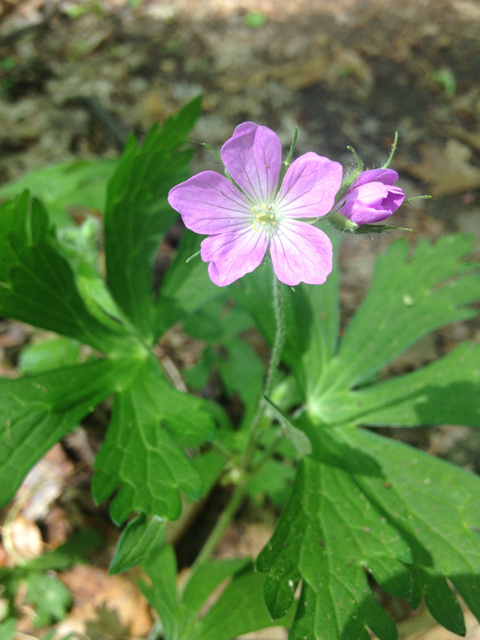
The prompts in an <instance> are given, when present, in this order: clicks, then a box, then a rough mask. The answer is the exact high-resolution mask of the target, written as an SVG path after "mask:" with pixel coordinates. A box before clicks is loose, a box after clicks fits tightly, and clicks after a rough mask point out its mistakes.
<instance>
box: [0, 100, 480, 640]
mask: <svg viewBox="0 0 480 640" xmlns="http://www.w3.org/2000/svg"><path fill="white" fill-rule="evenodd" d="M199 113H200V101H199V100H198V99H197V100H194V101H193V102H191V103H189V104H188V105H187V106H186V107H184V108H183V109H182V110H181V111H180V112H179V113H178V114H177V115H176V116H174V117H172V118H170V119H169V120H168V121H167V122H166V123H165V125H164V126H163V127H162V128H161V129H158V128H156V127H154V128H153V129H152V131H150V133H149V135H148V137H147V138H146V140H145V141H144V143H143V144H142V145H141V146H140V147H138V146H137V142H136V141H135V139H133V138H132V139H131V140H130V141H129V143H128V144H127V147H126V149H125V152H124V155H123V157H122V158H121V160H120V162H119V164H118V166H117V167H116V169H115V171H114V173H113V175H112V177H111V178H110V180H109V183H108V190H107V196H106V206H105V213H104V217H103V230H104V238H105V254H106V281H104V280H103V278H102V276H101V275H100V270H99V268H98V263H97V262H96V260H92V256H91V254H88V255H87V252H86V251H85V246H84V244H82V242H80V241H78V238H79V236H78V235H77V236H75V234H73V236H72V235H71V234H70V235H69V234H68V233H65V232H63V233H62V234H60V236H61V237H62V238H63V239H62V241H60V240H59V237H58V235H57V233H56V231H55V228H54V226H52V224H51V222H50V221H49V211H48V204H47V206H45V204H44V203H42V201H41V199H39V198H38V197H35V190H34V197H32V196H31V195H30V194H29V193H28V192H24V193H22V194H19V195H18V196H17V197H15V198H13V199H11V200H8V201H7V202H5V203H4V204H3V205H2V206H1V208H0V285H1V286H0V313H1V314H2V315H3V316H4V317H10V318H14V319H18V320H21V321H23V322H27V323H30V324H33V325H35V326H37V327H41V328H43V329H47V330H50V331H55V332H57V333H59V334H61V335H62V336H66V337H67V338H69V339H73V340H76V341H78V342H79V343H83V344H86V345H90V347H91V349H92V350H93V351H92V353H93V355H92V357H90V358H89V359H88V360H87V361H85V362H81V363H80V364H78V363H76V364H73V363H72V364H70V365H69V366H62V367H60V368H56V369H55V368H53V369H52V368H51V366H52V365H50V367H49V366H47V367H45V368H46V369H49V370H45V371H41V372H37V373H31V374H30V375H25V376H23V377H21V378H19V379H15V380H6V379H4V380H2V381H1V382H0V440H1V447H0V494H1V498H2V503H3V504H6V503H7V502H8V501H9V500H10V499H11V498H12V497H13V496H14V494H15V491H16V489H17V488H18V486H19V485H20V483H21V481H22V479H23V477H24V476H25V474H26V473H27V471H28V470H29V469H30V467H31V466H32V465H33V464H35V463H36V462H37V461H38V460H39V459H40V458H41V456H42V455H43V454H44V453H45V452H46V451H47V450H48V449H49V447H51V446H52V445H53V444H54V443H55V442H57V441H58V440H59V439H61V438H62V437H63V436H64V435H65V434H66V433H67V432H68V431H70V430H71V429H74V428H75V427H76V425H77V424H78V422H79V421H81V420H82V419H83V418H84V417H85V416H86V415H87V414H88V413H89V412H91V411H92V408H93V407H94V406H95V405H96V404H98V403H99V402H102V400H104V399H105V398H107V397H109V396H113V398H114V399H113V409H112V414H111V421H110V426H109V430H108V432H107V435H106V437H105V440H104V442H103V446H102V449H101V450H100V453H99V455H98V457H97V460H96V462H95V475H94V479H93V486H92V490H93V495H94V498H95V500H96V501H97V502H101V501H103V500H107V499H108V500H110V513H111V516H112V518H113V520H114V521H115V522H116V523H117V524H118V525H119V526H123V532H122V535H121V538H120V541H119V544H118V547H117V551H116V554H115V557H114V559H113V562H112V565H111V568H110V570H111V572H114V573H115V572H120V571H124V570H126V569H128V568H130V567H132V566H134V565H136V564H141V565H142V566H143V568H144V570H145V571H146V573H147V574H148V576H149V578H150V583H149V584H147V583H144V584H143V587H142V588H143V590H144V592H145V594H146V595H147V597H148V598H149V600H150V602H151V603H152V605H153V607H154V608H155V609H156V610H157V612H158V614H159V622H158V623H157V624H156V631H155V632H156V634H157V636H158V637H163V638H165V640H229V639H231V638H234V637H236V636H237V635H240V634H243V633H247V632H250V631H255V630H257V629H262V628H265V627H268V626H276V625H285V626H286V627H288V628H289V639H290V640H305V639H306V638H308V639H316V640H362V639H365V640H367V638H368V637H369V633H368V630H371V631H372V632H373V633H374V634H375V635H376V636H377V637H378V638H380V640H394V639H395V638H396V637H397V631H396V626H395V624H394V622H393V621H392V619H391V618H390V617H389V616H388V614H387V613H386V612H385V610H384V609H383V608H382V607H381V606H380V604H379V602H378V601H377V599H376V598H375V596H374V595H373V593H372V590H371V583H372V581H375V582H376V583H378V584H379V585H380V586H381V587H382V588H383V589H384V590H385V591H387V592H388V593H390V594H392V595H394V596H397V597H400V598H404V599H406V600H408V601H409V602H410V604H411V605H412V607H414V608H415V607H417V606H418V605H419V603H420V602H421V600H422V598H425V601H426V604H427V606H428V608H429V609H430V611H431V613H432V615H433V616H434V617H435V618H436V620H438V621H439V622H440V623H441V624H442V625H444V626H445V627H446V628H448V629H450V630H451V631H453V632H455V633H458V634H464V633H465V624H464V618H463V613H462V609H461V607H460V604H459V602H458V600H457V594H460V595H461V596H462V598H463V599H464V600H465V602H466V603H467V604H468V606H469V607H470V609H471V610H472V612H473V613H474V614H475V615H476V616H477V617H479V618H480V538H479V536H478V532H477V528H478V527H480V517H479V515H478V514H479V509H478V504H479V496H480V481H479V479H478V478H477V477H476V476H475V475H473V474H471V473H468V472H466V471H463V470H462V469H459V468H457V467H454V466H452V465H450V464H447V463H445V462H442V461H441V460H439V459H437V458H434V457H432V456H430V455H428V454H426V453H423V452H421V451H418V450H415V449H412V448H410V447H408V446H405V445H403V444H400V443H399V442H398V441H396V440H393V439H389V438H385V437H382V436H379V435H378V434H377V433H375V432H373V431H372V430H369V429H368V427H371V426H381V425H390V426H393V427H417V426H421V425H435V424H462V425H467V426H472V427H475V426H480V412H479V409H478V402H477V398H478V392H479V390H480V349H479V347H478V345H471V344H466V343H465V344H463V345H461V346H460V347H458V348H457V349H456V350H454V351H453V352H451V353H450V354H448V355H447V356H445V357H444V358H442V359H440V360H438V361H436V362H434V363H432V364H430V365H428V366H425V367H423V368H421V369H418V370H416V371H413V372H412V373H407V374H405V375H400V376H397V377H390V378H385V377H384V376H383V375H382V372H383V371H384V368H385V366H386V365H387V364H388V363H389V362H391V361H392V360H394V359H395V358H396V357H397V356H398V355H400V354H401V353H402V352H403V351H404V350H405V349H407V348H408V347H409V346H411V345H413V344H414V343H415V342H416V341H417V340H418V339H419V338H421V337H422V336H424V335H425V334H427V333H428V332H431V331H433V330H435V329H437V328H438V327H441V326H443V325H445V324H448V323H451V322H455V321H459V320H465V319H468V318H472V317H474V316H475V313H476V312H475V311H474V309H473V308H472V307H470V306H469V304H470V303H472V302H474V301H475V300H477V299H478V298H480V288H479V275H478V268H477V266H476V265H475V264H473V263H471V262H468V260H467V256H468V254H469V253H470V252H471V250H472V242H471V240H470V239H469V238H468V237H464V236H461V235H452V236H448V237H445V238H443V239H441V240H439V241H438V242H437V243H436V244H435V245H431V244H430V243H429V242H427V241H422V242H420V243H419V244H418V245H417V246H416V247H415V248H414V249H413V250H410V247H409V245H408V243H407V242H406V240H405V239H404V238H400V239H397V240H395V241H394V242H393V243H392V244H390V246H389V248H388V249H387V251H386V252H385V254H384V255H383V256H381V257H380V258H379V260H378V261H377V265H376V268H375V273H374V276H373V279H372V283H371V286H370V290H369V292H368V294H367V296H366V298H365V300H364V302H363V303H362V305H361V307H360V309H359V310H358V311H357V313H356V315H355V317H354V318H353V319H352V320H351V322H350V324H349V326H348V328H347V330H346V332H345V333H344V335H343V336H342V337H341V339H340V337H339V300H338V288H339V273H338V268H337V265H336V252H337V250H338V246H339V243H340V242H341V238H342V233H341V232H339V231H338V229H341V230H343V231H345V232H348V233H378V232H381V231H385V230H388V229H390V228H392V227H390V226H389V225H386V224H377V223H379V222H384V221H385V220H386V219H387V218H389V217H390V216H391V215H392V214H393V213H394V212H395V210H396V209H397V208H398V207H399V206H400V205H401V204H402V203H403V201H404V198H405V195H404V193H403V191H402V190H401V189H400V188H399V187H397V186H395V182H396V179H397V174H396V173H395V172H394V171H393V170H391V169H389V168H388V165H389V162H390V160H391V157H390V158H389V161H388V162H387V163H386V165H385V166H384V167H382V168H380V169H375V170H367V171H363V165H362V163H361V161H360V160H359V159H358V157H357V156H356V154H355V157H356V158H357V167H356V168H355V169H354V170H352V171H350V172H345V173H344V171H343V169H342V167H341V166H340V165H339V164H338V163H337V162H333V161H331V160H329V159H328V158H324V157H322V156H319V155H317V154H315V153H313V152H310V153H306V154H305V155H303V156H300V157H299V158H297V159H296V160H294V161H293V162H292V154H293V150H294V149H293V147H294V145H292V148H291V149H290V152H289V153H288V154H287V157H286V160H284V161H282V148H281V144H280V141H279V139H278V137H277V136H276V134H275V133H274V132H272V131H271V130H270V129H268V128H266V127H262V126H258V125H256V124H254V123H244V124H242V125H240V126H239V127H237V129H235V131H234V133H233V136H232V138H231V139H230V140H228V141H227V142H226V143H225V145H224V146H223V148H222V151H221V155H220V156H218V160H219V161H220V162H221V163H222V164H223V168H224V175H221V174H220V173H217V172H212V171H207V172H203V173H200V174H198V175H196V176H193V177H190V178H189V177H188V175H189V174H188V167H189V161H190V158H191V153H192V152H191V150H190V149H189V148H188V145H185V142H186V140H187V138H188V135H189V133H190V131H191V129H192V128H193V126H194V124H195V121H196V119H197V117H198V115H199ZM169 203H170V204H169ZM177 212H179V213H180V214H181V216H182V218H183V221H184V223H185V226H186V227H187V229H189V230H188V231H186V232H185V234H184V236H183V240H182V243H181V245H180V247H179V249H178V252H177V255H176V257H175V259H174V260H173V263H172V264H171V266H170V268H169V270H168V272H167V274H166V276H165V278H164V279H163V281H162V282H161V285H160V288H159V290H158V291H156V292H154V288H153V281H152V269H153V262H154V258H155V255H156V252H157V249H158V246H159V243H160V241H161V239H162V238H163V237H164V235H165V233H166V232H167V230H168V229H169V227H170V225H171V224H172V222H173V221H174V220H175V218H176V216H177ZM320 227H321V228H320ZM197 233H200V234H203V235H207V236H208V237H207V238H205V239H203V240H202V241H201V242H200V240H201V239H200V238H199V237H198V236H197V235H196V234H197ZM72 237H73V240H72ZM199 248H200V250H199ZM351 250H352V251H354V250H355V245H354V244H352V247H351ZM196 252H200V254H201V256H200V258H193V259H190V258H191V256H192V255H194V254H195V253H196ZM205 262H209V263H210V264H209V266H208V268H207V266H206V264H205ZM177 322H182V323H183V324H182V326H183V330H184V331H185V332H186V333H187V334H190V335H192V336H194V337H197V338H200V339H202V340H204V342H205V344H206V347H205V351H204V354H203V358H202V360H201V361H199V362H198V364H197V365H196V367H195V368H194V369H193V370H191V371H187V372H185V375H186V377H187V382H188V384H189V387H190V391H189V392H183V391H181V390H179V388H176V386H175V384H173V383H172V379H171V377H170V376H169V374H168V371H166V370H165V368H164V367H163V366H162V363H161V362H160V361H159V360H158V358H157V357H156V356H155V355H154V352H153V350H152V349H153V347H154V345H155V344H156V342H157V341H158V339H159V338H160V337H161V336H162V335H163V334H164V333H165V332H167V331H168V330H169V329H170V328H171V327H172V326H173V325H174V324H175V323H177ZM252 325H255V326H256V327H257V329H258V331H259V332H260V333H261V334H262V336H263V338H264V339H265V341H266V342H267V343H268V344H269V345H270V346H271V359H270V362H269V363H268V366H267V367H266V370H265V365H264V363H263V361H262V360H261V359H260V358H259V357H258V356H257V355H256V353H255V352H254V351H253V350H252V349H251V347H249V346H248V344H247V343H246V342H243V341H242V339H241V337H240V334H241V333H242V332H243V331H244V330H245V329H246V328H248V327H250V326H252ZM219 345H221V346H222V347H223V350H222V351H223V353H224V354H226V356H225V357H222V358H220V357H219V355H218V350H217V349H216V348H215V347H218V346H219ZM76 354H77V355H76V356H75V357H76V358H78V352H76ZM213 367H215V368H216V369H218V371H219V372H220V375H221V377H222V380H223V384H224V388H225V392H226V394H227V395H232V394H233V393H237V394H238V395H239V397H240V398H241V400H242V402H243V406H244V414H243V417H242V420H241V421H240V424H236V425H235V426H234V425H232V423H231V421H230V419H229V417H228V415H227V413H226V412H225V411H224V408H223V407H222V406H221V405H220V404H218V403H215V402H213V401H211V400H205V399H203V398H202V397H201V396H200V395H199V394H198V393H197V392H196V391H195V390H196V389H197V390H200V389H201V388H202V386H203V385H204V384H205V382H206V380H207V379H208V376H209V374H210V372H211V370H212V368H213ZM177 387H178V384H177ZM366 427H367V428H366ZM216 482H219V483H223V484H224V485H225V486H230V487H231V498H230V501H229V503H228V505H227V506H226V508H225V510H224V512H223V514H222V515H221V517H220V519H219V521H218V523H217V525H216V527H215V528H214V529H213V531H212V533H211V535H210V537H209V538H208V540H207V541H206V543H205V545H204V547H203V549H202V550H201V552H200V554H199V556H198V557H197V559H196V561H195V563H194V564H193V566H192V567H191V570H190V572H189V574H188V576H187V578H186V580H184V581H183V582H182V584H181V585H179V584H178V582H177V567H176V559H175V553H174V550H173V548H172V547H171V546H170V545H167V544H164V530H165V522H166V521H167V520H168V519H176V518H178V517H179V515H180V513H181V508H182V499H181V496H182V494H183V495H185V496H187V497H188V498H189V499H190V500H195V499H199V498H200V497H202V496H203V495H205V494H206V492H207V491H208V490H209V489H210V487H211V486H212V485H213V484H214V483H216ZM259 488H260V490H262V491H264V492H266V493H267V494H269V495H271V496H272V499H274V500H275V501H276V502H277V504H279V505H281V506H282V507H283V508H282V512H281V515H280V518H279V521H278V523H277V526H276V529H275V532H274V534H273V536H272V538H271V540H270V542H269V543H268V544H267V545H266V547H265V548H264V550H263V551H262V552H261V553H260V555H259V557H258V558H257V559H256V561H255V563H252V562H251V561H248V560H245V559H232V560H223V561H221V560H215V559H214V551H215V548H216V546H217V544H218V543H219V541H220V540H221V538H222V536H223V534H224V533H225V531H226V529H227V527H228V525H229V524H230V522H231V521H232V519H233V518H234V517H235V514H236V513H237V511H238V509H239V508H240V506H241V505H242V503H243V502H244V500H245V499H246V498H247V496H248V495H249V494H252V493H255V492H256V491H258V490H259ZM224 582H226V584H227V586H226V588H224V590H223V591H222V592H221V595H220V596H219V597H218V599H217V600H216V601H215V602H214V603H213V604H209V605H208V606H206V603H207V601H208V602H209V603H210V602H211V599H210V596H211V594H212V592H213V591H215V589H216V588H217V587H218V586H219V585H220V584H222V583H224ZM152 637H153V636H152Z"/></svg>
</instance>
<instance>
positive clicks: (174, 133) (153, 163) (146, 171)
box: [104, 97, 201, 343]
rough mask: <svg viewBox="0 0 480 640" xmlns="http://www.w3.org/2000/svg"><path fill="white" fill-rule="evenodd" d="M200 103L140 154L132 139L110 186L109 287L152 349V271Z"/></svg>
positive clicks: (155, 132)
mask: <svg viewBox="0 0 480 640" xmlns="http://www.w3.org/2000/svg"><path fill="white" fill-rule="evenodd" d="M200 109H201V98H200V97H199V98H196V99H195V100H192V102H190V103H188V104H187V105H186V106H185V107H184V108H183V109H182V110H181V111H179V113H178V114H177V115H175V116H172V117H170V118H169V119H168V120H167V121H166V123H165V124H164V126H163V127H162V128H161V129H159V128H158V127H156V126H154V127H152V129H151V130H150V133H149V134H148V136H147V139H146V140H145V142H144V143H143V145H142V146H141V147H140V148H139V149H137V146H136V142H135V139H134V138H131V139H130V140H129V142H128V144H127V146H126V148H125V151H124V154H123V157H122V161H121V163H120V165H119V166H118V168H117V170H116V171H115V173H114V174H113V177H112V179H111V181H110V183H109V186H108V194H107V207H106V210H105V218H104V233H105V251H106V266H107V282H108V286H109V289H110V291H111V293H112V295H113V297H114V299H115V301H116V302H117V304H118V306H119V308H120V309H121V310H122V311H123V313H124V314H125V316H126V318H128V320H129V321H130V322H131V323H132V325H133V326H134V327H135V328H136V329H137V331H138V332H139V334H140V335H141V336H142V338H143V339H144V340H146V341H147V342H148V343H152V342H153V338H154V333H155V328H156V317H155V315H156V314H155V309H154V307H153V305H152V298H153V285H152V269H153V261H154V258H155V253H156V251H157V248H158V245H159V243H160V240H161V239H162V237H163V236H164V234H165V233H166V231H167V230H168V228H169V227H170V225H171V224H172V222H173V220H174V219H175V217H176V216H177V214H176V212H174V211H173V209H171V208H170V206H169V205H168V203H167V200H166V198H167V195H168V192H169V190H170V189H171V188H172V187H174V186H175V185H176V184H178V183H179V182H181V181H182V180H185V179H186V178H188V164H189V161H190V158H191V151H190V150H187V151H178V147H179V145H181V144H182V143H183V142H184V141H185V139H186V136H187V134H188V133H189V132H190V131H191V129H192V127H193V126H194V124H195V122H196V121H197V119H198V116H199V115H200Z"/></svg>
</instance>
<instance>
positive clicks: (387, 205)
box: [340, 169, 405, 224]
mask: <svg viewBox="0 0 480 640" xmlns="http://www.w3.org/2000/svg"><path fill="white" fill-rule="evenodd" d="M396 180H398V174H397V172H396V171H392V169H371V170H370V171H364V172H363V173H361V174H360V175H359V176H358V178H357V179H356V180H355V182H354V183H353V184H352V186H351V187H350V188H349V189H348V191H347V192H346V194H345V196H344V198H343V199H344V200H346V203H345V205H344V206H343V207H342V208H341V209H340V213H341V214H342V215H344V216H345V217H346V218H348V219H349V220H351V221H352V222H355V223H356V224H369V223H372V222H380V221H381V220H386V219H387V218H388V217H389V216H391V215H392V213H393V212H394V211H396V210H397V209H398V207H399V206H400V205H401V204H402V202H403V201H404V199H405V194H404V193H403V191H402V190H401V189H400V187H395V186H394V184H393V183H394V182H396Z"/></svg>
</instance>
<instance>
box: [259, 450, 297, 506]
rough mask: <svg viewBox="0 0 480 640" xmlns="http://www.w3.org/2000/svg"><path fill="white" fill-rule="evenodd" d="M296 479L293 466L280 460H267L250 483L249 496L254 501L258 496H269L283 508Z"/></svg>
mask: <svg viewBox="0 0 480 640" xmlns="http://www.w3.org/2000/svg"><path fill="white" fill-rule="evenodd" d="M294 477H295V469H294V468H293V467H292V466H289V465H286V464H284V463H283V462H280V461H279V460H274V459H270V460H267V461H266V462H264V464H263V465H262V466H261V468H260V469H259V471H257V473H256V474H255V475H254V476H253V477H252V479H251V480H250V482H249V483H248V494H249V496H250V497H251V498H253V499H254V500H255V499H256V498H258V496H263V495H268V497H269V498H270V499H271V500H272V501H273V502H274V504H275V505H276V506H277V507H282V506H283V505H284V504H285V501H286V498H287V497H288V494H289V491H290V488H291V487H290V485H291V483H292V482H293V479H294Z"/></svg>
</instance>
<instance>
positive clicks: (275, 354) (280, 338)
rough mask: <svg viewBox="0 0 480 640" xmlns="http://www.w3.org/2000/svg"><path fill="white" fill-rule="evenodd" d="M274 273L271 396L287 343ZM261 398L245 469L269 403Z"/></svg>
mask: <svg viewBox="0 0 480 640" xmlns="http://www.w3.org/2000/svg"><path fill="white" fill-rule="evenodd" d="M272 273H273V281H272V285H273V310H274V313H275V339H274V342H273V347H272V354H271V356H270V362H269V365H268V373H267V379H266V381H265V388H264V390H263V396H267V397H269V396H270V395H271V392H272V387H273V381H274V375H275V373H276V372H277V368H278V365H279V363H280V356H281V355H282V349H283V345H284V343H285V312H284V308H283V298H282V290H281V284H280V281H279V280H278V278H277V276H276V275H275V272H274V271H273V269H272ZM263 396H262V397H261V398H260V402H259V403H258V409H257V413H256V414H255V417H254V418H253V420H252V424H251V425H250V433H249V436H248V441H247V444H246V446H245V450H244V452H243V456H242V464H241V468H242V469H243V470H244V471H249V470H251V466H252V463H253V458H254V456H255V449H256V446H257V434H258V430H259V427H260V426H261V423H262V418H263V416H264V413H265V408H266V407H267V403H266V401H265V399H264V397H263Z"/></svg>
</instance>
